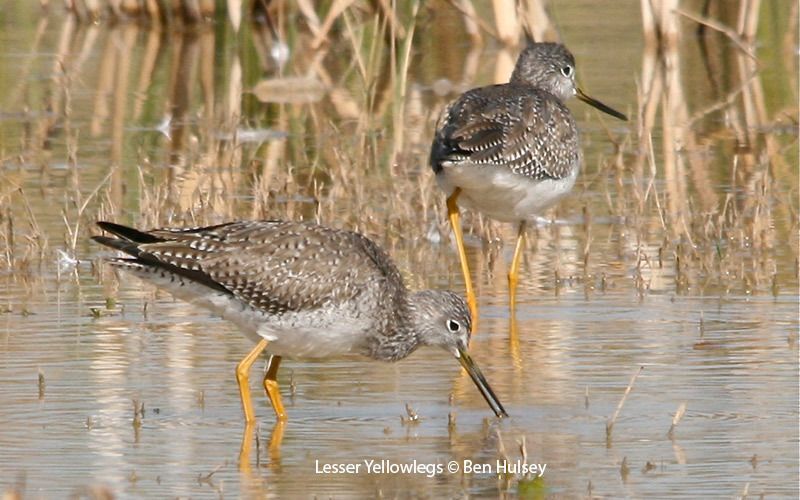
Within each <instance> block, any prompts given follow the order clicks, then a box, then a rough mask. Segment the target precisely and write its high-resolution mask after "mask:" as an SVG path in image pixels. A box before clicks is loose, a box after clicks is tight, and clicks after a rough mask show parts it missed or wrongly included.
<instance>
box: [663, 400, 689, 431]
mask: <svg viewBox="0 0 800 500" xmlns="http://www.w3.org/2000/svg"><path fill="white" fill-rule="evenodd" d="M685 413H686V401H684V402H682V403H681V404H680V405H678V410H677V411H676V412H675V415H673V417H672V425H670V426H669V430H668V431H667V437H668V438H670V439H674V438H675V427H676V426H677V425H678V422H680V421H681V419H682V418H683V415H684V414H685Z"/></svg>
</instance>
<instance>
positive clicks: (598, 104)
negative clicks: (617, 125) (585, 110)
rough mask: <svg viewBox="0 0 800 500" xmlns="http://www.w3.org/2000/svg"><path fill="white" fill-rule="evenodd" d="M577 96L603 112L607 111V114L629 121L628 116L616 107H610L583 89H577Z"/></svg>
mask: <svg viewBox="0 0 800 500" xmlns="http://www.w3.org/2000/svg"><path fill="white" fill-rule="evenodd" d="M575 97H577V98H578V99H580V100H581V101H583V102H585V103H586V104H588V105H589V106H593V107H595V108H597V109H599V110H600V111H602V112H603V113H607V114H609V115H611V116H613V117H615V118H619V119H620V120H622V121H625V122H626V121H628V117H627V116H625V115H623V114H622V113H620V112H619V111H617V110H616V109H613V108H610V107H608V106H606V105H605V104H603V103H602V102H600V101H598V100H597V99H594V98H592V97H589V96H588V95H586V94H584V92H583V90H581V89H577V91H576V94H575Z"/></svg>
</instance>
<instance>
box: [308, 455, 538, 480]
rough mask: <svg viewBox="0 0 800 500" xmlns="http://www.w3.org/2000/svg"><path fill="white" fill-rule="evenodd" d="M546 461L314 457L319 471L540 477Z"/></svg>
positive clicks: (317, 471) (328, 472) (430, 475)
mask: <svg viewBox="0 0 800 500" xmlns="http://www.w3.org/2000/svg"><path fill="white" fill-rule="evenodd" d="M545 469H547V464H532V463H528V462H523V461H521V460H517V461H516V462H509V461H506V460H496V461H495V462H494V463H478V462H473V461H472V460H468V459H464V460H462V461H457V460H451V461H449V462H447V463H440V462H437V463H424V462H419V461H417V460H413V461H411V462H393V461H391V460H386V459H383V460H369V459H365V460H362V461H360V462H340V463H322V462H320V461H319V460H314V472H315V473H316V474H362V473H365V474H420V475H425V476H427V477H434V476H436V475H440V474H444V473H449V474H456V473H459V472H460V473H463V474H519V475H523V476H524V475H532V476H536V477H541V476H543V475H544V471H545Z"/></svg>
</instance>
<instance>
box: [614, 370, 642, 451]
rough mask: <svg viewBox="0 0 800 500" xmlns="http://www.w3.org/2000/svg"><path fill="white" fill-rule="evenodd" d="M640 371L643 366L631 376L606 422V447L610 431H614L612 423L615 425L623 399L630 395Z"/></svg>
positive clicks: (623, 402)
mask: <svg viewBox="0 0 800 500" xmlns="http://www.w3.org/2000/svg"><path fill="white" fill-rule="evenodd" d="M642 370H644V366H640V367H639V369H638V370H637V371H636V373H634V374H633V377H631V381H630V382H629V383H628V387H626V388H625V392H624V393H623V394H622V399H620V400H619V404H618V405H617V409H616V410H615V411H614V415H613V416H612V417H611V418H610V419H608V421H607V422H606V446H611V431H612V430H613V429H614V423H616V421H617V417H619V412H621V411H622V406H623V405H624V404H625V399H627V397H628V394H630V393H631V390H633V384H634V383H635V382H636V379H637V377H639V374H640V373H642Z"/></svg>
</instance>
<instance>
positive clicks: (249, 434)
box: [239, 422, 256, 473]
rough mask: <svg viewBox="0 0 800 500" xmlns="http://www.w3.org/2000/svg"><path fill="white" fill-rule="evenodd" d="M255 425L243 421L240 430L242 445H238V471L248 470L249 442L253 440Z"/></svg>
mask: <svg viewBox="0 0 800 500" xmlns="http://www.w3.org/2000/svg"><path fill="white" fill-rule="evenodd" d="M255 429H256V426H255V424H254V423H253V422H245V424H244V431H242V445H241V446H240V447H239V471H240V472H247V473H249V472H250V443H252V441H253V432H254V431H255Z"/></svg>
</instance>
